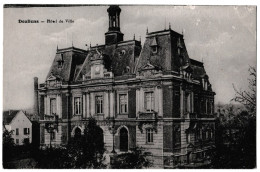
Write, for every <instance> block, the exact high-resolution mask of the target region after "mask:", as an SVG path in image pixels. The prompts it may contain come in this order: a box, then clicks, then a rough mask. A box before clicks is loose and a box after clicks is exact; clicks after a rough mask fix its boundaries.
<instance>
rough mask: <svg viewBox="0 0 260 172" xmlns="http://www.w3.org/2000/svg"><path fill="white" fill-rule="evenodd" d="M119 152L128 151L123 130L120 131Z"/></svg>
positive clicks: (126, 134) (125, 133) (126, 133)
mask: <svg viewBox="0 0 260 172" xmlns="http://www.w3.org/2000/svg"><path fill="white" fill-rule="evenodd" d="M120 151H123V152H126V151H128V132H127V130H126V129H125V128H122V129H121V130H120Z"/></svg>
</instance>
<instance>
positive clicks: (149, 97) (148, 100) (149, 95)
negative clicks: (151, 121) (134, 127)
mask: <svg viewBox="0 0 260 172" xmlns="http://www.w3.org/2000/svg"><path fill="white" fill-rule="evenodd" d="M144 107H145V110H146V111H148V112H151V111H152V110H154V93H153V92H146V93H145V102H144Z"/></svg>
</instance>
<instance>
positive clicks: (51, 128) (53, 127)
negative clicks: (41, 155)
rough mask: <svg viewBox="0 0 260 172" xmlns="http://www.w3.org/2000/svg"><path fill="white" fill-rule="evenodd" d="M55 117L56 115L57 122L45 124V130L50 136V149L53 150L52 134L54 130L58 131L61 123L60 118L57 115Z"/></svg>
mask: <svg viewBox="0 0 260 172" xmlns="http://www.w3.org/2000/svg"><path fill="white" fill-rule="evenodd" d="M53 115H54V118H55V121H53V122H48V123H45V129H46V130H47V132H48V133H49V134H50V148H51V134H52V133H53V132H54V130H57V131H58V123H59V121H58V116H57V115H56V114H53Z"/></svg>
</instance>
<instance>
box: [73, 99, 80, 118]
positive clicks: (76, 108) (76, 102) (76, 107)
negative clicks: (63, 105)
mask: <svg viewBox="0 0 260 172" xmlns="http://www.w3.org/2000/svg"><path fill="white" fill-rule="evenodd" d="M74 114H75V115H80V114H81V98H80V97H75V98H74Z"/></svg>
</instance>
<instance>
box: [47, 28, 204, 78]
mask: <svg viewBox="0 0 260 172" xmlns="http://www.w3.org/2000/svg"><path fill="white" fill-rule="evenodd" d="M153 46H156V47H157V52H156V53H153V51H152V47H153ZM178 48H179V49H180V52H179V51H178ZM98 53H102V54H103V55H104V58H105V59H104V60H105V63H106V64H105V67H107V68H109V69H107V70H108V71H111V70H112V71H113V73H114V76H116V77H118V76H122V75H124V74H125V73H127V72H128V73H130V74H136V73H138V71H140V70H141V68H142V67H143V66H145V65H146V64H151V65H153V66H155V67H156V68H159V69H161V70H162V71H163V72H164V73H167V72H169V71H176V72H178V71H179V70H180V68H181V67H183V66H187V65H188V66H190V67H191V68H192V73H193V77H194V78H195V79H200V78H202V77H205V76H206V71H205V69H204V66H203V63H201V62H199V61H196V60H193V59H191V58H189V55H188V53H187V49H186V46H185V43H184V39H183V35H181V34H179V33H177V32H175V31H173V30H163V31H158V32H151V33H148V34H147V37H146V40H145V43H144V46H143V49H142V48H141V43H140V42H139V41H135V40H130V41H122V42H119V43H118V44H113V45H101V46H95V47H91V49H90V50H89V51H86V50H82V49H78V48H75V47H70V48H66V49H59V50H57V53H56V56H55V58H54V61H53V64H52V66H51V68H50V71H49V73H48V75H47V78H49V77H50V76H51V75H54V76H56V77H59V78H61V79H62V80H63V81H65V82H66V81H80V80H82V75H86V76H88V75H90V59H91V57H93V56H97V55H98ZM60 60H63V65H62V68H60V67H59V63H58V62H59V61H60Z"/></svg>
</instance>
